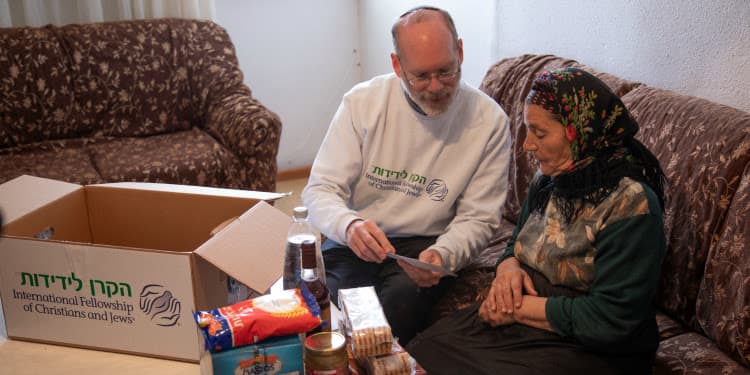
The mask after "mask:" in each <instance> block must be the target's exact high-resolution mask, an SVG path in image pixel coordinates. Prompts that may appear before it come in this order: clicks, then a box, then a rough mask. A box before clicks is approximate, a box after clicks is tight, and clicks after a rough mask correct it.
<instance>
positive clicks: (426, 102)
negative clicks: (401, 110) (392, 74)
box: [401, 79, 460, 117]
mask: <svg viewBox="0 0 750 375" xmlns="http://www.w3.org/2000/svg"><path fill="white" fill-rule="evenodd" d="M459 84H460V83H459V82H458V81H457V82H456V86H453V87H448V86H443V89H442V90H440V91H438V92H428V91H427V90H425V91H424V92H422V93H421V94H419V93H413V92H412V91H411V90H410V88H411V87H410V86H409V85H408V84H407V83H406V82H404V80H403V79H402V80H401V86H402V87H403V89H404V91H405V92H406V94H407V95H409V98H410V99H411V100H412V101H413V102H414V103H416V104H417V105H418V106H419V109H421V110H422V111H423V112H424V113H425V115H427V116H429V117H435V116H439V115H441V114H443V113H444V112H445V111H446V110H448V107H450V105H451V103H453V100H454V99H455V98H456V93H457V92H458V85H459ZM434 99H443V100H442V102H441V103H433V102H432V100H434Z"/></svg>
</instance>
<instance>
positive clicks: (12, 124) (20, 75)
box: [0, 28, 80, 149]
mask: <svg viewBox="0 0 750 375" xmlns="http://www.w3.org/2000/svg"><path fill="white" fill-rule="evenodd" d="M3 49H4V50H5V51H4V52H3V53H0V77H2V79H0V149H2V148H8V147H14V146H19V145H23V144H27V143H31V142H38V141H45V140H50V139H61V138H70V137H74V136H76V135H77V134H78V133H79V131H80V130H79V129H76V127H75V126H71V120H70V119H69V117H70V109H71V103H72V102H73V91H72V88H71V81H70V80H71V76H70V72H69V71H68V68H67V65H66V56H65V53H64V52H63V51H64V49H63V46H61V45H60V43H59V41H58V40H57V39H56V38H55V37H54V32H53V31H52V30H51V29H50V28H0V50H3Z"/></svg>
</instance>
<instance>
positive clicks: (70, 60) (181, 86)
mask: <svg viewBox="0 0 750 375" xmlns="http://www.w3.org/2000/svg"><path fill="white" fill-rule="evenodd" d="M237 65H238V64H237V59H236V57H235V53H234V47H233V46H232V43H231V41H230V40H229V36H228V35H227V33H226V31H225V30H224V29H223V28H221V27H219V26H218V25H216V24H214V23H212V22H210V21H198V20H182V19H159V20H139V21H123V22H107V23H94V24H80V25H78V24H73V25H66V26H62V27H55V26H46V27H43V28H33V27H22V28H10V29H0V72H3V74H4V75H6V73H5V72H9V73H8V74H7V75H6V76H5V77H3V79H2V80H0V114H1V117H0V125H2V126H0V147H1V148H6V147H13V146H18V145H23V144H28V143H33V142H38V141H47V140H55V139H66V138H77V137H94V136H103V137H107V136H112V137H122V136H146V135H154V134H161V133H168V132H174V131H178V130H186V129H189V128H191V127H194V126H201V125H202V123H203V114H204V113H205V108H206V106H207V105H210V95H211V92H214V91H212V90H213V87H212V86H216V85H222V86H233V85H234V86H236V85H239V86H238V90H243V89H244V90H247V87H246V86H244V85H243V84H242V73H241V72H240V71H239V69H238V68H237ZM217 77H221V79H217Z"/></svg>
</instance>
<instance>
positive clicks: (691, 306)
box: [622, 85, 750, 364]
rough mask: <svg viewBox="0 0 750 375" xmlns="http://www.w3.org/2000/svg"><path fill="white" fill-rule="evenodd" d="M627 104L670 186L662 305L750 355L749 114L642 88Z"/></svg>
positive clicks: (626, 99)
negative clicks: (748, 245)
mask: <svg viewBox="0 0 750 375" xmlns="http://www.w3.org/2000/svg"><path fill="white" fill-rule="evenodd" d="M622 100H623V103H624V104H625V106H626V107H627V108H628V109H629V110H630V112H631V114H632V115H633V117H634V118H635V119H636V121H638V124H639V125H640V127H641V130H640V132H639V135H638V137H639V139H640V140H641V141H642V142H643V143H644V144H645V145H646V146H647V147H648V148H649V149H650V150H651V151H652V152H653V153H654V154H655V155H656V157H657V158H658V159H659V161H660V162H661V166H662V169H664V172H665V174H666V175H667V179H668V188H667V189H666V190H667V203H666V207H665V213H664V227H665V230H666V236H667V243H668V248H667V256H666V257H665V259H664V264H663V266H662V277H661V284H660V288H659V292H658V295H657V304H658V305H659V307H660V308H661V309H662V311H664V312H666V313H668V314H669V315H671V316H672V317H675V318H678V319H679V320H681V321H682V322H683V323H686V324H688V325H690V326H691V327H692V328H694V329H696V330H698V331H703V332H704V333H706V334H707V336H709V337H710V338H711V339H713V340H714V341H716V342H717V343H718V344H719V346H720V347H721V348H722V349H723V350H725V351H726V352H728V353H735V355H737V353H742V352H743V351H744V353H745V356H747V355H750V337H749V336H750V335H748V332H750V250H748V249H747V244H748V243H750V224H749V222H748V215H747V214H748V213H750V208H749V207H750V205H749V204H748V202H750V197H749V196H748V194H750V189H748V184H750V181H748V179H750V175H749V174H748V169H749V168H750V113H746V112H743V111H740V110H738V109H735V108H731V107H727V106H724V105H720V104H717V103H714V102H711V101H708V100H705V99H701V98H697V97H693V96H688V95H682V94H678V93H675V92H671V91H668V90H663V89H657V88H653V87H649V86H645V85H643V86H640V87H638V88H636V89H634V90H633V91H631V92H629V93H628V94H626V95H625V96H623V97H622ZM735 358H736V359H739V357H735ZM749 360H750V357H746V358H745V359H744V361H745V363H746V364H748V361H749Z"/></svg>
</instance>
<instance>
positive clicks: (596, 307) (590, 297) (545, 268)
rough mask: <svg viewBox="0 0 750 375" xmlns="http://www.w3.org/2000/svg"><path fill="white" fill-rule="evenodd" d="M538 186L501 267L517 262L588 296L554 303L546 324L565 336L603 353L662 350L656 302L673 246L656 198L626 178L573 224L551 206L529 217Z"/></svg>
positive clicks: (532, 189)
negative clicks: (667, 255)
mask: <svg viewBox="0 0 750 375" xmlns="http://www.w3.org/2000/svg"><path fill="white" fill-rule="evenodd" d="M538 178H539V176H537V177H536V178H535V180H534V181H532V184H531V187H530V189H529V195H528V197H527V199H526V202H525V204H524V208H523V210H522V211H521V216H520V218H519V223H518V225H517V226H516V229H515V231H514V233H513V237H512V238H511V241H510V242H509V245H508V248H507V249H506V251H505V253H504V254H503V256H502V257H501V259H500V260H499V262H501V261H502V260H504V259H505V258H507V257H510V256H515V257H516V259H518V261H519V262H521V263H523V264H525V265H527V266H529V267H531V268H533V269H535V270H537V271H539V272H541V273H542V274H543V275H544V276H545V277H546V278H547V279H548V280H549V281H550V283H551V284H553V285H556V286H565V287H567V288H571V289H575V290H578V291H581V292H583V294H582V295H581V296H579V297H564V296H547V297H548V299H547V303H546V314H547V320H548V321H549V323H550V324H551V325H552V327H553V328H554V330H555V331H556V332H557V333H558V334H560V335H562V336H564V337H570V338H572V339H575V340H577V341H579V342H581V343H582V344H583V345H585V346H587V347H589V348H591V349H592V350H598V351H607V352H633V351H637V352H643V351H653V350H656V347H657V344H658V341H657V339H658V338H657V334H658V333H657V330H656V322H655V312H654V307H653V303H652V302H653V298H654V295H655V293H656V288H657V285H658V280H659V272H660V267H661V260H662V259H663V257H664V253H665V251H666V243H665V237H664V228H663V223H662V215H661V210H660V208H659V201H658V198H657V197H656V195H655V194H654V192H653V191H652V190H651V189H650V188H649V187H648V186H646V185H644V184H641V183H639V182H636V181H634V180H631V179H629V178H627V177H625V178H623V179H622V180H621V181H620V183H619V186H618V187H617V188H616V189H615V190H614V191H613V192H612V193H611V194H610V196H609V197H607V198H606V199H605V200H604V201H603V202H601V203H600V204H598V205H596V206H593V205H587V206H586V207H584V208H583V210H582V211H581V213H580V214H579V215H578V216H577V217H575V218H574V219H573V220H572V221H571V222H569V223H566V222H565V220H564V219H563V218H562V216H561V215H560V213H559V212H558V211H557V209H556V208H555V205H554V204H553V203H552V202H553V200H552V199H550V200H549V203H548V204H547V207H546V209H545V210H544V212H543V213H540V212H529V207H528V206H529V201H530V197H533V195H534V194H536V191H537V185H538Z"/></svg>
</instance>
